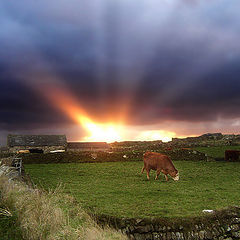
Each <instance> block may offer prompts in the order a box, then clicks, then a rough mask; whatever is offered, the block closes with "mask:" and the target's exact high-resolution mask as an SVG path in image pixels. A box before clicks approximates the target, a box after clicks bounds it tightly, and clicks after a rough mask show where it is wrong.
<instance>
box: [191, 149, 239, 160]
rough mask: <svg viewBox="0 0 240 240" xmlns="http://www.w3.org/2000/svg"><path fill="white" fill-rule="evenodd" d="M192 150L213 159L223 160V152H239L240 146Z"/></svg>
mask: <svg viewBox="0 0 240 240" xmlns="http://www.w3.org/2000/svg"><path fill="white" fill-rule="evenodd" d="M194 149H195V150H197V151H199V152H203V153H206V154H207V155H208V156H210V157H213V158H224V153H225V150H240V146H217V147H195V148H194Z"/></svg>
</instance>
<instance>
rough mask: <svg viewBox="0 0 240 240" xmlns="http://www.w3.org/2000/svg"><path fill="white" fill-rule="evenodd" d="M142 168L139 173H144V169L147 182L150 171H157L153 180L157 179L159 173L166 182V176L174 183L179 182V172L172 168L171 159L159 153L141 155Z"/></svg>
mask: <svg viewBox="0 0 240 240" xmlns="http://www.w3.org/2000/svg"><path fill="white" fill-rule="evenodd" d="M143 161H144V167H143V168H142V171H141V173H143V172H144V169H145V170H146V172H147V179H148V180H149V172H150V170H151V169H152V170H157V175H156V178H155V179H158V176H159V174H160V172H162V173H163V174H164V175H165V178H166V181H168V176H167V175H168V174H169V175H170V176H171V177H172V178H173V180H174V181H178V180H179V172H178V170H177V169H176V168H175V167H174V165H173V163H172V161H171V159H170V158H169V157H168V156H166V155H164V154H161V153H155V152H146V153H145V154H144V155H143Z"/></svg>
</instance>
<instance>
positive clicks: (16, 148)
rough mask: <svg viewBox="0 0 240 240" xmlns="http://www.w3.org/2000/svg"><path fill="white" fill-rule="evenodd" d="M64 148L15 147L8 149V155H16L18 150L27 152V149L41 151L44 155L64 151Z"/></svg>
mask: <svg viewBox="0 0 240 240" xmlns="http://www.w3.org/2000/svg"><path fill="white" fill-rule="evenodd" d="M65 148H66V147H65V146H39V147H32V146H22V147H21V146H20V147H19V146H17V147H10V148H9V152H10V153H17V152H18V151H19V150H29V149H41V150H43V152H44V153H49V152H50V151H54V150H65Z"/></svg>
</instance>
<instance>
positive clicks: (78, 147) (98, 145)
mask: <svg viewBox="0 0 240 240" xmlns="http://www.w3.org/2000/svg"><path fill="white" fill-rule="evenodd" d="M109 149H110V145H109V144H107V143H106V142H68V143H67V151H70V152H80V151H86V152H88V151H92V152H97V151H108V150H109Z"/></svg>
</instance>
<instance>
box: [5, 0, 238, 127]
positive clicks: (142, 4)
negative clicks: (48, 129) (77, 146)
mask: <svg viewBox="0 0 240 240" xmlns="http://www.w3.org/2000/svg"><path fill="white" fill-rule="evenodd" d="M239 7H240V3H238V2H237V1H229V0H221V1H217V0H215V1H211V2H209V1H186V0H185V1H181V2H179V1H160V2H156V1H154V0H150V1H143V0H142V1H126V0H121V1H120V0H118V1H110V0H104V1H100V0H99V1H98V0H94V1H86V2H85V1H81V2H79V1H74V0H71V1H63V0H62V1H59V0H58V1H50V2H49V1H38V2H33V1H29V0H23V1H21V2H19V3H18V2H14V3H13V2H11V1H7V0H4V1H1V3H0V22H1V28H0V45H1V48H0V56H1V57H0V73H1V75H0V84H1V92H2V93H1V95H0V106H1V108H0V117H1V118H0V126H1V128H2V129H20V128H26V126H28V127H29V128H31V126H33V127H41V126H51V125H54V124H55V123H56V124H61V123H62V125H65V124H66V125H67V124H70V123H71V119H67V117H65V116H64V115H63V114H61V113H60V112H58V110H55V109H54V108H53V106H51V105H50V104H48V102H47V100H46V99H44V97H43V96H40V95H37V94H36V92H34V91H33V85H34V84H35V85H36V86H37V87H40V86H41V83H39V79H40V78H39V76H41V74H42V73H44V74H43V76H46V75H48V76H49V78H50V77H51V76H52V75H54V76H57V78H58V80H59V82H61V83H64V84H65V85H66V86H67V87H68V89H70V90H71V92H72V94H73V95H75V96H76V98H77V99H78V100H79V103H81V106H83V107H84V108H86V109H88V111H89V113H90V114H91V115H92V116H95V117H96V118H98V119H102V118H104V117H105V115H109V114H112V115H115V116H118V112H121V111H122V108H123V107H122V105H129V107H128V110H129V112H128V115H129V116H128V121H129V122H130V123H131V124H140V125H141V124H149V123H157V122H160V121H162V120H166V121H167V120H176V121H189V122H192V121H195V122H205V121H214V120H215V119H217V118H218V117H219V116H220V117H223V118H239V117H240V110H239V108H238V106H239V103H240V96H239V89H240V84H239V69H240V44H239V38H240V31H239V29H240V17H239V14H238V10H239ZM29 72H31V76H32V77H31V78H30V77H29ZM34 75H35V76H38V77H36V78H35V77H34ZM37 82H38V83H37ZM54 83H55V84H57V82H54ZM42 86H43V87H47V86H45V85H42Z"/></svg>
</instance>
